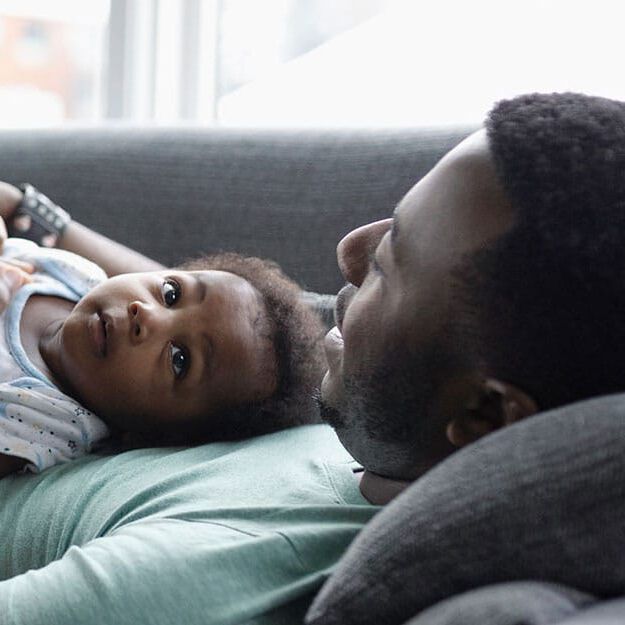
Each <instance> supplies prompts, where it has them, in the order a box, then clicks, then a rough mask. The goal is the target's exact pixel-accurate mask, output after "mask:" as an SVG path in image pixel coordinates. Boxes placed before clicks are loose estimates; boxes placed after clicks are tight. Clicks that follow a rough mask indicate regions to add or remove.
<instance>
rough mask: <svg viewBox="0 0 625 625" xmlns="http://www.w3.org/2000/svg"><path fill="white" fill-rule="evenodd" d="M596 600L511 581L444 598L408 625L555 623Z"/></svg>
mask: <svg viewBox="0 0 625 625" xmlns="http://www.w3.org/2000/svg"><path fill="white" fill-rule="evenodd" d="M595 601H596V600H595V599H594V598H593V597H591V596H590V595H587V594H585V593H582V592H579V591H578V590H575V589H573V588H567V587H566V586H560V585H558V584H545V583H544V582H510V583H508V584H495V585H493V586H485V587H484V588H478V589H477V590H470V591H468V592H465V593H462V594H460V595H457V596H455V597H451V598H450V599H445V600H443V601H441V602H440V603H437V604H436V605H435V606H433V607H431V608H428V609H427V610H425V611H424V612H421V614H419V616H416V617H415V618H413V619H411V620H410V621H409V622H408V623H406V625H552V623H559V622H560V621H562V620H563V619H565V618H567V617H569V616H572V615H574V614H575V613H577V612H578V611H579V610H580V609H583V608H585V607H586V606H588V605H591V604H592V603H594V602H595Z"/></svg>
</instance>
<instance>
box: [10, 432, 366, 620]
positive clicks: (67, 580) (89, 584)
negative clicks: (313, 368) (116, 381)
mask: <svg viewBox="0 0 625 625" xmlns="http://www.w3.org/2000/svg"><path fill="white" fill-rule="evenodd" d="M354 466H355V465H354V462H353V460H352V459H351V457H350V456H349V454H348V453H347V452H346V451H345V450H344V449H343V447H342V446H341V444H340V443H339V441H338V439H337V438H336V436H335V434H334V432H333V431H332V430H331V428H329V427H327V426H325V425H317V426H306V427H300V428H296V429H292V430H286V431H283V432H278V433H276V434H271V435H267V436H263V437H259V438H256V439H250V440H246V441H241V442H237V443H211V444H208V445H203V446H201V447H195V448H191V449H180V448H165V449H141V450H134V451H130V452H126V453H122V454H119V455H116V456H97V455H92V456H87V457H85V458H82V459H80V460H76V461H74V462H71V463H68V464H63V465H58V466H55V467H52V468H51V469H48V470H46V471H44V472H43V473H41V474H38V475H31V474H28V475H21V474H20V475H15V476H11V477H8V478H4V479H2V480H0V580H2V581H0V624H1V625H5V624H9V623H10V624H13V623H19V624H22V623H23V624H28V625H44V624H45V625H57V624H58V625H60V624H63V625H71V624H74V623H75V624H81V625H83V624H85V623H98V624H104V625H107V624H109V623H110V624H111V625H124V624H126V623H127V624H129V625H130V624H132V625H139V624H141V623H149V624H150V625H159V624H163V625H164V624H167V625H170V624H173V623H175V624H178V623H184V624H185V625H193V624H195V623H197V624H198V625H199V624H201V625H210V624H212V623H214V624H216V625H228V624H230V623H271V624H275V625H277V624H282V623H289V624H293V623H298V622H301V621H302V618H303V614H304V612H305V610H306V607H307V606H308V604H309V603H310V601H311V600H312V597H313V596H314V593H315V592H316V591H317V590H318V589H319V587H320V585H321V584H322V583H323V581H324V580H325V579H326V578H327V576H328V575H329V574H330V572H331V571H332V569H333V567H334V565H335V564H336V562H337V561H338V559H339V558H340V557H341V555H342V554H343V552H344V551H345V549H346V547H347V546H348V545H349V544H350V542H351V541H352V540H353V539H354V537H355V536H356V534H357V533H358V532H359V531H360V529H361V528H362V527H363V525H364V524H365V523H367V521H369V520H370V519H371V517H372V516H373V515H374V514H375V513H376V512H377V510H378V508H377V507H375V506H372V505H370V504H369V503H368V502H367V501H366V500H365V499H364V498H363V497H362V495H361V494H360V491H359V489H358V484H357V481H356V480H355V478H354V474H353V471H352V469H353V467H354Z"/></svg>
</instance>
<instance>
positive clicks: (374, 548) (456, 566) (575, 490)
mask: <svg viewBox="0 0 625 625" xmlns="http://www.w3.org/2000/svg"><path fill="white" fill-rule="evenodd" d="M623 519H625V395H611V396H607V397H602V398H598V399H594V400H589V401H585V402H579V403H576V404H572V405H570V406H566V407H564V408H560V409H558V410H553V411H550V412H545V413H542V414H540V415H536V416H534V417H532V418H530V419H527V420H525V421H523V422H520V423H518V424H516V425H513V426H510V427H508V428H505V429H503V430H501V431H499V432H497V433H495V434H492V435H490V436H487V437H485V438H483V439H482V440H480V441H478V442H477V443H475V444H473V445H471V446H469V447H466V448H465V449H463V450H462V451H459V452H458V453H456V454H454V455H453V456H451V457H450V458H448V459H447V460H446V461H445V462H443V463H441V464H439V465H438V466H437V467H435V468H434V469H432V470H431V471H430V472H429V473H427V474H426V475H425V476H423V477H422V478H421V479H419V480H417V482H415V483H414V484H413V485H412V486H411V487H410V488H409V489H407V490H406V491H405V492H404V493H402V494H401V495H400V496H399V497H398V498H397V499H395V500H394V501H393V502H392V503H391V504H390V505H388V506H387V507H386V508H385V509H384V510H383V511H382V512H380V514H378V515H377V516H376V517H375V518H374V519H373V521H372V522H371V523H370V524H369V525H368V526H367V527H366V528H365V530H364V531H363V532H362V533H361V534H360V535H359V537H358V538H357V539H356V540H355V541H354V543H353V544H352V545H351V546H350V548H349V549H348V551H347V553H346V554H345V556H344V557H343V558H342V560H341V561H340V563H339V565H338V567H337V569H336V572H335V573H334V574H333V575H332V576H331V577H330V579H329V580H328V582H327V583H326V584H325V585H324V587H323V588H322V590H321V592H320V593H319V595H318V596H317V597H316V599H315V601H314V602H313V605H312V606H311V608H310V610H309V612H308V615H307V620H306V622H307V623H308V624H310V625H313V624H314V625H321V624H323V625H334V624H336V625H339V624H340V625H349V624H350V623H354V624H356V623H357V624H358V625H366V624H367V623H372V624H376V625H378V624H379V623H385V624H389V625H391V624H393V623H397V624H398V625H399V624H401V623H404V622H405V621H407V620H408V619H409V618H411V617H413V616H415V615H417V614H418V613H419V612H420V611H422V610H424V609H425V608H427V607H429V606H431V605H433V604H435V603H437V602H439V601H441V600H442V599H445V598H447V597H451V596H453V595H455V594H458V593H461V592H465V591H467V590H470V589H473V588H478V587H480V586H485V585H488V584H496V583H499V582H506V581H514V580H527V579H536V580H543V581H549V582H553V583H560V584H564V585H567V586H571V587H573V588H577V589H579V590H581V591H584V592H588V593H590V594H592V595H597V596H604V597H605V596H617V595H620V594H623V592H624V590H625V558H623V553H625V531H623Z"/></svg>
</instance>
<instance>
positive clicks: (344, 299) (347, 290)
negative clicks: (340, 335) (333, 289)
mask: <svg viewBox="0 0 625 625" xmlns="http://www.w3.org/2000/svg"><path fill="white" fill-rule="evenodd" d="M356 293H358V287H356V286H354V285H353V284H352V283H351V282H347V283H346V284H345V286H344V287H343V288H342V289H341V290H340V291H339V292H338V294H337V296H336V304H334V323H335V324H336V326H337V328H338V329H339V330H342V328H343V319H344V318H345V311H346V310H347V307H348V306H349V303H350V301H351V299H352V297H354V295H356Z"/></svg>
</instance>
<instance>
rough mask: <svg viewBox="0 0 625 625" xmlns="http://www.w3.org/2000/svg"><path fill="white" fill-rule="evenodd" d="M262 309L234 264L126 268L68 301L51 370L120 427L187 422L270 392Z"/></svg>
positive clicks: (270, 357)
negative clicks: (229, 268) (228, 267)
mask: <svg viewBox="0 0 625 625" xmlns="http://www.w3.org/2000/svg"><path fill="white" fill-rule="evenodd" d="M265 315H266V310H265V307H264V305H263V302H262V299H261V297H260V295H259V293H258V291H256V289H254V288H253V287H252V286H251V285H250V283H249V282H247V281H246V280H244V279H243V278H240V277H238V276H236V275H234V274H231V273H228V272H223V271H194V272H185V271H176V270H167V271H163V272H150V273H134V274H124V275H121V276H117V277H114V278H111V279H109V280H106V281H105V282H103V283H102V284H100V285H99V286H97V287H96V288H94V289H93V290H92V291H90V292H89V293H88V294H87V295H86V296H85V297H84V298H83V299H82V300H80V301H79V302H78V304H77V305H76V306H75V308H74V309H73V310H72V312H71V313H70V315H69V316H68V317H67V319H66V320H65V322H64V324H63V327H62V330H61V334H60V339H61V347H60V358H59V361H58V365H59V367H60V369H61V371H53V373H54V374H55V375H56V376H57V379H60V381H61V383H62V384H64V386H66V387H68V389H69V390H70V394H73V395H74V396H75V397H76V398H77V399H78V400H80V401H81V402H82V403H83V404H84V405H85V406H87V407H88V408H90V409H91V410H92V411H93V412H94V413H95V414H97V415H98V416H100V417H101V418H103V419H104V420H105V421H107V422H108V423H109V424H111V425H113V426H117V427H119V428H121V429H122V430H125V431H144V432H145V431H153V430H154V429H155V428H158V426H159V425H160V426H162V427H166V426H169V425H172V424H180V425H181V426H183V425H184V423H185V421H186V422H188V421H189V420H196V419H197V418H203V417H207V418H210V415H211V414H214V413H216V412H217V411H219V410H220V409H226V408H230V407H233V406H235V405H240V404H243V403H247V402H250V401H256V400H261V399H265V398H266V397H268V396H270V395H271V394H272V393H273V392H274V390H275V387H276V375H277V374H276V371H277V367H276V362H275V358H276V357H275V352H274V349H273V345H272V342H271V339H270V338H269V336H268V335H267V334H268V332H267V323H266V321H265Z"/></svg>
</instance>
